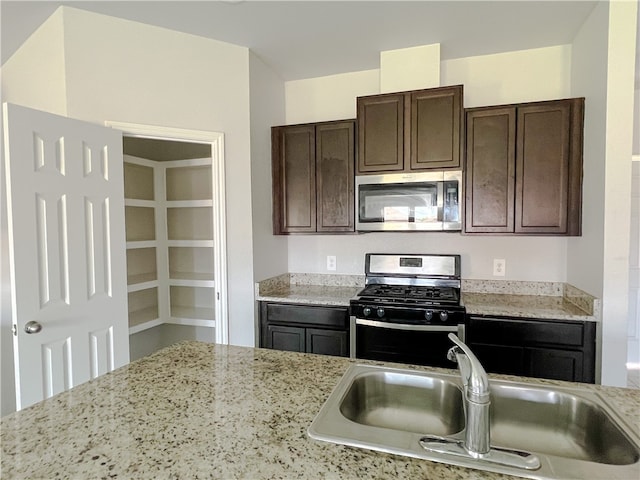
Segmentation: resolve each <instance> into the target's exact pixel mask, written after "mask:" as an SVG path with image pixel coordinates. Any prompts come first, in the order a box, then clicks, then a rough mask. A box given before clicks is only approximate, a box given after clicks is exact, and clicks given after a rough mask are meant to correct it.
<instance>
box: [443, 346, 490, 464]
mask: <svg viewBox="0 0 640 480" xmlns="http://www.w3.org/2000/svg"><path fill="white" fill-rule="evenodd" d="M449 340H451V341H452V342H453V343H455V344H456V346H454V347H451V348H450V349H449V351H448V352H447V358H448V359H449V360H451V361H453V362H456V363H457V364H458V367H459V369H460V375H461V376H462V385H463V388H464V412H465V420H466V429H465V437H464V444H463V445H464V448H465V450H467V452H469V455H471V456H472V457H474V458H480V457H482V456H484V455H487V454H488V453H489V451H490V450H491V429H490V417H489V406H490V405H491V395H490V391H489V377H487V372H485V370H484V368H483V367H482V365H481V364H480V361H479V360H478V358H477V357H476V356H475V355H474V354H473V352H472V351H471V350H470V349H469V347H468V346H467V345H465V343H464V342H463V341H462V340H460V339H459V338H458V337H457V336H456V335H454V334H453V333H450V334H449Z"/></svg>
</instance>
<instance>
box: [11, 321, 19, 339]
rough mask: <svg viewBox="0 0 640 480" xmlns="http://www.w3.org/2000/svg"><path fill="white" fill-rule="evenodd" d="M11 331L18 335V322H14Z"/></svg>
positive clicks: (15, 335)
mask: <svg viewBox="0 0 640 480" xmlns="http://www.w3.org/2000/svg"><path fill="white" fill-rule="evenodd" d="M11 332H12V333H13V336H14V337H17V336H18V324H17V323H14V324H13V325H11Z"/></svg>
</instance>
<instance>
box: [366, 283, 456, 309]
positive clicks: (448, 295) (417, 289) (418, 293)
mask: <svg viewBox="0 0 640 480" xmlns="http://www.w3.org/2000/svg"><path fill="white" fill-rule="evenodd" d="M358 295H359V296H361V297H368V298H370V299H376V298H377V299H379V300H380V301H386V300H388V299H393V300H394V301H397V302H406V303H419V302H420V301H427V302H429V304H430V305H431V304H433V303H434V302H442V303H452V302H453V303H458V301H459V294H458V291H457V290H456V289H455V288H453V287H435V286H420V285H409V286H405V285H384V284H382V285H380V284H373V285H367V286H366V287H365V288H364V290H362V291H361V292H360V293H359V294H358Z"/></svg>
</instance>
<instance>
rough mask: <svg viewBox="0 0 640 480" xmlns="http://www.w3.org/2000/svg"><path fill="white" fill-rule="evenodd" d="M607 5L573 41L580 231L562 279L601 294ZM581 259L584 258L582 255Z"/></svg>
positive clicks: (596, 11) (597, 10)
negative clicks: (580, 117) (579, 100)
mask: <svg viewBox="0 0 640 480" xmlns="http://www.w3.org/2000/svg"><path fill="white" fill-rule="evenodd" d="M608 21H609V11H608V7H607V5H606V4H598V5H597V6H596V8H595V9H594V10H593V12H592V13H591V15H590V16H589V18H588V19H587V21H586V22H585V23H584V25H583V26H582V28H581V29H580V31H579V32H578V34H577V35H576V37H575V39H574V41H573V48H572V52H571V53H572V58H571V68H572V72H571V91H572V93H573V95H575V96H581V97H585V98H586V101H585V117H584V149H583V161H584V166H583V170H584V176H583V187H582V191H583V198H582V210H583V216H582V236H581V237H576V238H572V239H571V240H569V248H568V256H567V281H568V282H569V283H571V284H573V285H575V286H576V287H578V288H580V289H582V290H585V291H587V292H589V293H591V294H592V295H596V296H597V297H600V298H601V297H602V278H603V277H602V270H603V262H602V252H603V249H604V188H605V182H604V181H603V179H604V175H605V148H606V137H605V128H606V109H607V100H606V91H607V30H608ZM585 259H589V260H588V261H585Z"/></svg>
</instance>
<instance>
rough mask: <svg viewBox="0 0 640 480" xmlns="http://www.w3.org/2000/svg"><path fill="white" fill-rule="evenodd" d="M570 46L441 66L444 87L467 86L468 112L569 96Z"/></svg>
mask: <svg viewBox="0 0 640 480" xmlns="http://www.w3.org/2000/svg"><path fill="white" fill-rule="evenodd" d="M570 66H571V45H558V46H555V47H547V48H536V49H531V50H522V51H517V52H507V53H500V54H495V55H482V56H478V57H469V58H459V59H454V60H446V61H443V62H442V67H441V75H442V81H441V84H442V85H457V84H460V83H461V84H464V106H465V108H472V107H479V106H483V105H499V104H502V103H520V102H533V101H537V100H547V99H554V98H565V97H569V96H570V91H571V90H570V85H571V82H570V74H571V72H570Z"/></svg>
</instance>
